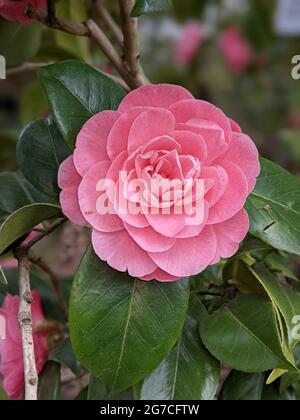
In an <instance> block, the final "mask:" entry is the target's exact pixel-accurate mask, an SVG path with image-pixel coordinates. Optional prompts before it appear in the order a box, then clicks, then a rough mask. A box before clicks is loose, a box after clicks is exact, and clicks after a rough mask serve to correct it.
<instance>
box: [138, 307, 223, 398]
mask: <svg viewBox="0 0 300 420" xmlns="http://www.w3.org/2000/svg"><path fill="white" fill-rule="evenodd" d="M219 373H220V366H219V364H218V362H217V361H216V360H215V359H214V358H213V357H212V356H211V355H210V354H209V353H208V352H207V350H206V349H205V348H204V347H203V344H202V343H201V340H200V337H199V333H198V325H197V322H196V321H195V320H194V319H193V318H192V317H191V316H190V315H188V316H187V318H186V322H185V326H184V329H183V332H182V334H181V337H180V338H179V340H178V342H177V344H176V345H175V347H174V348H173V350H172V351H171V353H170V354H169V356H168V357H167V358H166V359H165V360H164V361H163V362H162V363H161V364H160V365H159V367H158V368H157V369H155V371H154V372H152V373H151V375H150V376H148V377H147V378H146V379H145V380H144V381H143V383H142V384H141V386H139V392H138V398H137V399H139V400H213V399H214V398H215V395H216V392H217V388H218V385H219Z"/></svg>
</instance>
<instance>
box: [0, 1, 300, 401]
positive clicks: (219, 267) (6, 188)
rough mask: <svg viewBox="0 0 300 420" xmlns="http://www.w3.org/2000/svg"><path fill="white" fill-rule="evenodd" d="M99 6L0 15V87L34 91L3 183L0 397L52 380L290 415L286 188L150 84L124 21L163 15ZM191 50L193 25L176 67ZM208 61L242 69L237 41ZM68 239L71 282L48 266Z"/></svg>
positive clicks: (293, 180) (46, 389)
mask: <svg viewBox="0 0 300 420" xmlns="http://www.w3.org/2000/svg"><path fill="white" fill-rule="evenodd" d="M71 3H72V4H71ZM107 3H108V2H107ZM109 3H110V2H109ZM111 3H114V4H113V5H110V7H109V8H108V7H106V6H107V4H105V2H104V1H93V2H89V1H78V2H76V6H74V4H73V2H69V1H58V2H57V4H55V2H54V1H45V0H40V1H37V0H36V1H34V0H31V1H27V0H21V1H18V2H16V1H13V0H3V1H0V15H1V16H2V17H3V18H4V19H2V20H1V26H0V33H1V41H0V43H1V44H2V43H4V39H5V40H7V42H9V39H10V34H11V33H12V32H14V31H15V30H16V28H18V31H19V32H18V34H17V35H15V36H19V39H18V41H17V43H16V45H17V44H19V47H18V48H19V49H20V53H19V55H18V57H17V58H15V59H14V60H13V58H11V57H10V55H9V54H10V53H11V52H10V51H9V48H7V56H6V54H3V55H4V57H5V58H7V60H8V59H10V60H11V61H12V62H14V63H13V65H14V66H11V70H8V74H9V73H10V74H16V73H20V72H23V73H22V75H23V74H25V76H24V77H26V74H27V72H31V71H34V72H35V71H37V73H38V83H36V84H35V85H34V89H35V92H39V93H37V94H36V95H35V96H33V97H32V98H33V99H32V100H33V101H34V103H35V104H36V107H37V108H38V112H36V114H38V115H39V119H37V120H34V121H31V122H30V121H28V120H27V123H28V124H27V125H26V126H25V127H24V128H23V130H22V132H21V134H20V136H19V139H18V143H17V148H16V159H17V162H18V170H17V171H16V172H3V173H1V174H0V218H1V223H2V224H1V227H0V255H1V256H2V257H1V260H0V263H1V266H2V268H1V270H0V274H1V276H0V302H1V307H0V338H1V340H0V373H1V375H2V377H3V386H2V388H0V396H1V399H6V398H8V399H11V400H20V399H27V400H36V399H41V400H43V399H51V400H54V399H60V398H61V395H64V394H61V389H62V387H65V383H66V382H68V379H67V380H66V378H65V375H66V372H67V373H68V374H69V375H71V379H72V381H75V383H77V385H78V389H77V391H78V392H77V394H76V395H73V396H72V398H73V399H81V400H111V399H114V400H121V399H123V400H124V399H125V400H133V399H135V400H215V399H219V400H243V399H250V400H251V399H252V400H268V399H269V400H273V399H274V400H293V399H299V398H300V371H299V369H300V294H299V290H300V289H299V283H298V279H297V275H296V274H295V272H294V271H293V268H294V267H295V261H296V260H297V256H300V182H299V180H298V178H297V177H295V176H294V175H292V174H291V173H289V172H288V171H286V170H285V169H283V168H282V167H281V166H279V165H278V164H276V163H274V162H272V161H270V160H268V159H265V158H264V157H262V156H259V152H258V149H257V146H256V145H255V139H251V138H250V137H249V135H248V134H247V130H244V129H242V128H241V127H240V125H239V121H234V120H233V119H231V118H230V117H229V116H228V115H226V114H225V112H224V111H223V110H221V109H220V108H219V107H217V106H215V104H213V103H211V102H208V101H206V100H202V98H201V97H200V99H199V98H198V97H197V98H196V97H195V95H193V94H192V93H191V92H190V90H189V89H187V87H186V86H179V85H177V84H169V83H151V81H150V80H148V78H147V76H146V74H147V68H146V66H145V69H143V67H142V65H141V61H140V52H139V43H138V19H139V17H140V16H142V15H147V14H150V13H153V12H159V11H163V12H168V10H170V8H171V7H172V5H171V1H169V0H156V1H150V0H147V1H146V0H136V1H132V0H119V1H114V2H111ZM8 21H13V22H10V23H8ZM43 28H45V29H43ZM43 31H44V33H43ZM22 34H23V35H22ZM45 34H46V35H47V41H48V44H47V45H48V46H47V47H45V50H44V51H41V49H40V51H39V54H38V55H37V57H38V58H36V59H34V60H33V61H32V62H30V63H29V64H28V61H30V60H31V59H32V58H33V57H36V54H37V51H38V49H39V47H40V45H39V40H40V39H41V37H42V36H44V37H45ZM54 38H55V39H56V41H57V43H56V44H55V45H56V46H57V45H58V47H57V48H56V50H55V51H54V48H52V49H51V48H50V46H49V45H52V46H53V45H54V44H53V39H54ZM5 42H6V41H5ZM203 42H205V41H204V35H203V32H202V28H201V27H199V25H197V24H196V23H195V22H193V23H191V24H189V25H188V26H187V27H186V29H185V35H184V36H183V38H182V39H181V40H179V42H178V45H177V60H178V62H180V65H185V64H187V63H189V62H191V61H192V60H193V59H194V57H195V55H196V54H197V52H198V49H199V46H200V44H202V43H203ZM20 44H21V45H20ZM232 45H234V47H233V48H231V46H232ZM219 47H220V49H221V50H222V51H223V54H224V57H225V60H226V61H227V65H228V68H229V69H231V71H233V72H240V71H243V69H245V68H247V67H248V66H249V65H250V62H251V59H252V58H251V54H252V52H251V50H250V48H249V45H248V44H247V42H246V40H245V39H244V37H243V34H242V33H241V31H240V29H238V28H237V27H230V28H229V29H228V30H227V32H224V33H223V35H222V36H221V38H220V40H219ZM59 48H63V49H64V51H68V52H69V55H70V57H69V59H67V60H65V59H63V60H60V58H59V56H60V54H61V51H60V50H59ZM236 51H238V53H236ZM0 52H1V51H0ZM45 54H48V56H47V65H45V64H44V63H42V62H41V57H45ZM22 55H23V56H22ZM78 56H80V58H78ZM103 57H105V59H103ZM64 58H65V57H64ZM18 60H21V62H18ZM103 60H104V61H103ZM24 63H25V64H24ZM19 66H21V67H19ZM100 67H101V68H102V71H101V70H99V68H100ZM22 77H23V76H22ZM0 83H2V81H1V82H0ZM41 90H42V92H43V94H40V92H41ZM45 98H46V102H45ZM29 103H30V101H29V102H28V104H29ZM28 106H29V105H28ZM47 109H48V110H49V113H50V114H49V115H48V112H47V111H46V113H45V110H47ZM25 110H26V106H25ZM75 225H76V227H75ZM66 226H69V227H70V226H73V228H74V229H79V231H80V232H83V235H84V238H85V244H87V248H86V250H85V252H84V255H83V256H82V259H81V262H80V264H79V266H78V267H77V268H76V274H75V276H72V277H73V278H72V279H71V280H70V281H62V280H60V279H58V278H57V275H56V274H55V272H56V271H57V267H56V271H55V269H54V268H53V267H52V266H51V264H48V263H47V261H45V259H44V254H46V253H47V248H49V247H50V248H53V249H55V247H56V243H58V242H59V240H60V239H59V238H60V235H61V234H62V232H63V231H64V229H65V228H66ZM48 237H49V238H48ZM51 240H52V241H51ZM84 248H85V247H84ZM82 254H83V253H82ZM56 265H57V261H56ZM58 270H59V268H58ZM69 380H70V379H69Z"/></svg>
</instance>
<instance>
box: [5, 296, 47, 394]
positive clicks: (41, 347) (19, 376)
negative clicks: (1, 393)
mask: <svg viewBox="0 0 300 420" xmlns="http://www.w3.org/2000/svg"><path fill="white" fill-rule="evenodd" d="M32 297H33V304H32V321H33V331H35V328H36V327H37V326H38V324H39V323H40V322H41V321H44V320H45V317H44V315H43V311H42V307H41V299H40V295H39V293H38V292H36V291H34V292H32ZM19 303H20V297H19V296H11V295H7V296H6V298H5V300H4V303H3V305H2V308H0V316H2V317H3V318H4V319H5V325H6V330H5V339H4V340H0V373H1V374H2V375H3V377H4V382H3V387H4V390H5V392H6V393H7V395H8V397H9V399H10V400H20V399H22V398H23V394H24V370H23V350H22V337H21V331H20V327H19V325H18V311H19ZM33 338H34V348H35V358H36V365H37V371H38V373H40V372H41V371H42V369H43V367H44V365H45V363H46V360H47V355H48V352H49V348H48V333H36V332H34V334H33Z"/></svg>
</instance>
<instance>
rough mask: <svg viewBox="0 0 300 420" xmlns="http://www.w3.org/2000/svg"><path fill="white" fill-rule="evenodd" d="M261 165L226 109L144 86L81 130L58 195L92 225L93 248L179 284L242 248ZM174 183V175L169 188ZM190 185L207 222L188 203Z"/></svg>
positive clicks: (169, 88)
mask: <svg viewBox="0 0 300 420" xmlns="http://www.w3.org/2000/svg"><path fill="white" fill-rule="evenodd" d="M259 171H260V165H259V160H258V151H257V149H256V146H255V145H254V143H253V142H252V140H251V139H250V138H249V137H248V136H247V135H245V134H243V133H242V132H241V129H240V128H239V126H238V125H237V124H236V123H234V122H233V121H232V120H230V119H229V118H228V117H227V116H226V115H225V114H224V113H223V112H222V111H221V110H220V109H218V108H217V107H215V106H214V105H212V104H210V103H208V102H204V101H200V100H196V99H195V98H194V97H193V96H192V95H191V94H190V93H189V92H188V91H187V90H185V89H184V88H182V87H179V86H173V85H164V84H163V85H146V86H143V87H141V88H139V89H137V90H135V91H133V92H131V93H130V94H129V95H128V96H127V97H126V98H125V99H124V100H123V101H122V102H121V104H120V106H119V109H118V111H104V112H101V113H99V114H97V115H95V116H94V117H92V118H91V119H90V120H89V121H88V122H87V123H86V124H85V125H84V126H83V128H82V130H81V131H80V133H79V135H78V137H77V142H76V148H75V151H74V154H73V156H71V157H69V158H68V159H67V160H66V161H65V162H63V163H62V164H61V166H60V169H59V185H60V187H61V189H62V190H63V191H62V193H61V196H60V200H61V205H62V210H63V212H64V214H65V215H66V216H67V217H68V218H69V219H71V220H72V221H73V222H75V223H78V224H81V225H88V226H90V227H92V229H93V232H92V244H93V247H94V250H95V252H96V254H97V255H98V256H99V257H100V258H101V259H102V260H105V261H107V263H108V264H109V265H110V266H112V267H113V268H115V269H117V270H119V271H123V272H124V271H126V270H127V271H128V272H129V274H130V275H131V276H133V277H138V278H140V279H142V280H152V279H156V280H159V281H174V280H177V279H179V278H181V277H185V276H191V275H195V274H198V273H200V272H201V271H203V270H204V269H205V268H206V267H207V266H208V265H210V264H215V263H217V262H218V261H219V260H220V258H221V257H224V258H227V257H230V256H232V255H233V254H235V252H236V251H237V249H238V247H239V243H240V242H241V241H242V240H243V239H244V237H245V235H246V234H247V232H248V228H249V222H248V216H247V214H246V212H245V210H244V209H243V207H244V204H245V201H246V199H247V197H248V195H249V194H250V192H251V191H252V190H253V188H254V186H255V182H256V177H257V176H258V174H259ZM124 174H126V175H127V177H128V179H129V180H132V181H134V180H136V179H137V180H138V181H139V188H138V189H136V188H134V189H132V188H130V187H131V185H130V182H126V181H124ZM103 179H106V182H100V181H102V180H103ZM128 179H127V181H128ZM157 181H158V182H159V183H160V184H159V185H161V189H160V191H157V190H155V189H154V192H152V190H153V188H151V187H152V186H153V184H155V183H157ZM166 181H175V186H174V189H173V191H171V193H170V194H165V192H166V191H164V190H163V188H164V183H166ZM184 182H186V184H187V189H186V190H184V194H185V193H186V192H187V193H188V194H187V196H188V200H186V201H187V202H188V201H190V202H192V203H193V204H194V209H196V210H198V209H200V213H202V215H201V216H202V217H200V218H199V220H198V219H197V218H196V219H193V218H192V215H193V212H190V210H189V209H187V210H188V211H185V209H182V207H183V206H182V203H181V202H180V199H179V198H180V197H181V198H182V195H183V194H182V192H183V187H182V184H183V183H184ZM129 185H130V186H129ZM198 185H200V186H201V185H203V190H202V191H201V189H200V190H199V189H198V188H196V187H198ZM113 186H115V188H113ZM103 191H104V192H105V193H106V194H107V195H106V196H105V194H103ZM167 192H168V191H167ZM104 198H105V199H104ZM135 204H136V207H135V206H134V205H135ZM103 205H104V206H107V208H109V209H110V211H108V212H106V213H105V212H104V211H102V207H103ZM128 209H129V211H128Z"/></svg>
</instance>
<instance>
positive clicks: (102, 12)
mask: <svg viewBox="0 0 300 420" xmlns="http://www.w3.org/2000/svg"><path fill="white" fill-rule="evenodd" d="M95 6H96V9H97V11H98V13H99V16H100V17H101V19H102V20H103V22H104V23H105V25H106V26H107V28H108V29H109V30H110V31H111V33H112V35H113V36H114V38H115V40H116V41H117V43H118V44H120V45H123V34H122V31H121V29H120V27H119V25H118V24H117V23H116V22H115V20H114V19H113V17H112V16H111V14H110V13H109V11H108V10H107V8H106V6H105V4H104V0H96V2H95Z"/></svg>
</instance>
